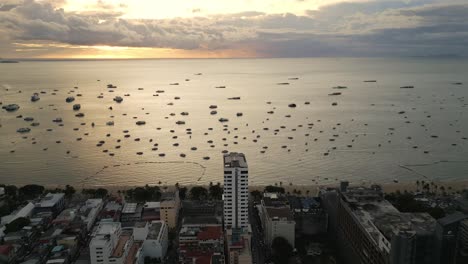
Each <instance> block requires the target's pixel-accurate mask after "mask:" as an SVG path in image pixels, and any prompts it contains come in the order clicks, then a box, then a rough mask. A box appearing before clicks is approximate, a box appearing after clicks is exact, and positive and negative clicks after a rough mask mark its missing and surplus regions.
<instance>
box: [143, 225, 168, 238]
mask: <svg viewBox="0 0 468 264" xmlns="http://www.w3.org/2000/svg"><path fill="white" fill-rule="evenodd" d="M163 224H164V223H163V222H160V221H153V222H151V225H150V226H149V230H148V236H147V239H149V240H158V238H159V233H160V232H161V228H162V226H163Z"/></svg>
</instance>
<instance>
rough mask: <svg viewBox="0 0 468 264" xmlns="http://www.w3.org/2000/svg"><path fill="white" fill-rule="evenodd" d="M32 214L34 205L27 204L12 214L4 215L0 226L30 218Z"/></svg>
mask: <svg viewBox="0 0 468 264" xmlns="http://www.w3.org/2000/svg"><path fill="white" fill-rule="evenodd" d="M33 212H34V204H33V203H28V204H26V205H25V206H24V207H22V208H21V209H18V210H16V211H14V212H12V213H11V214H9V215H6V216H4V217H2V222H1V225H6V224H9V223H11V222H12V221H14V220H16V219H18V218H20V217H24V218H30V217H31V216H32V214H33Z"/></svg>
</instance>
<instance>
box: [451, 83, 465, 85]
mask: <svg viewBox="0 0 468 264" xmlns="http://www.w3.org/2000/svg"><path fill="white" fill-rule="evenodd" d="M452 84H453V85H463V83H462V82H454V83H452Z"/></svg>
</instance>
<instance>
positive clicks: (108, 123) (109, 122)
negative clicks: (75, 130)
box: [93, 121, 114, 126]
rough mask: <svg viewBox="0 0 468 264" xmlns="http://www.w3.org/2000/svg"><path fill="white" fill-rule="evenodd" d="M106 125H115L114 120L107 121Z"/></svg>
mask: <svg viewBox="0 0 468 264" xmlns="http://www.w3.org/2000/svg"><path fill="white" fill-rule="evenodd" d="M106 125H108V126H113V125H114V121H107V122H106ZM93 126H94V123H93Z"/></svg>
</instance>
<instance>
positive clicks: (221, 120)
mask: <svg viewBox="0 0 468 264" xmlns="http://www.w3.org/2000/svg"><path fill="white" fill-rule="evenodd" d="M218 121H219V122H221V123H223V122H228V121H229V119H227V118H223V117H221V118H220V119H218Z"/></svg>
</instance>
